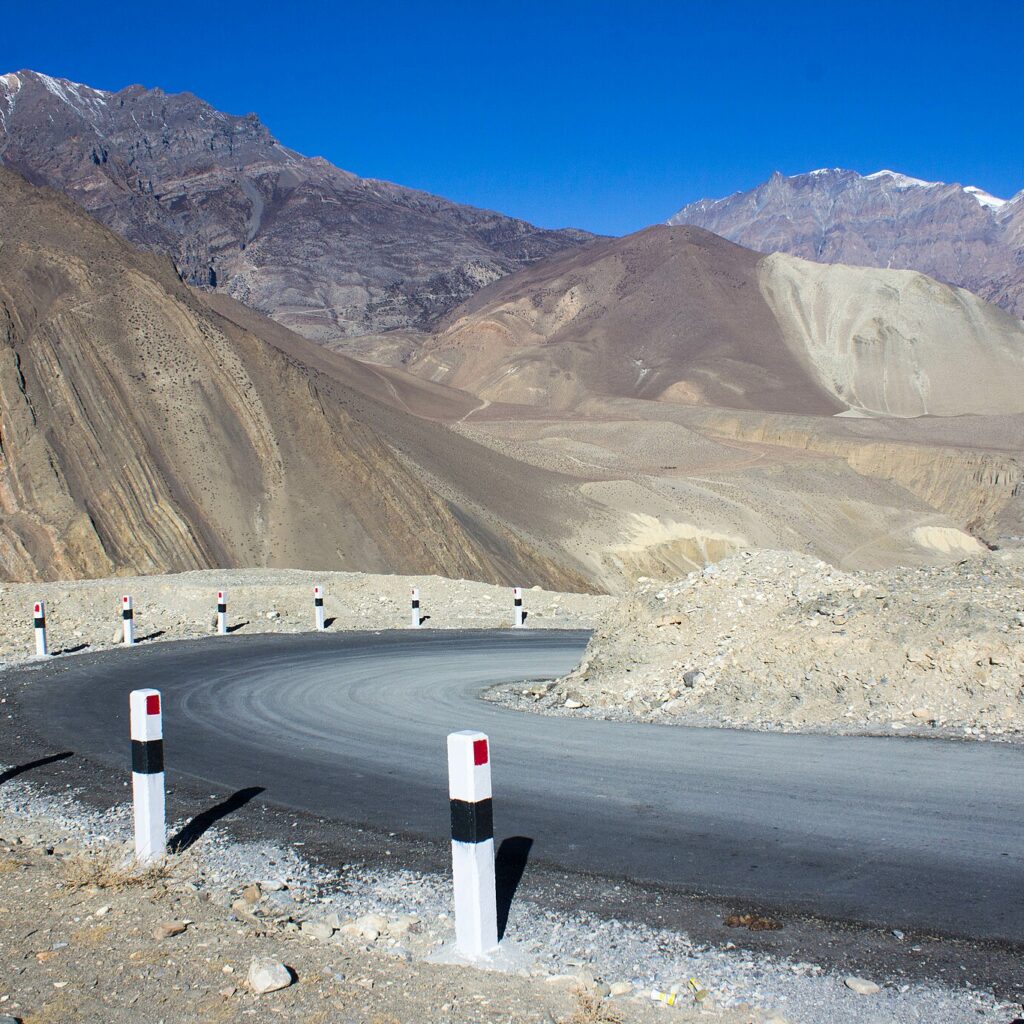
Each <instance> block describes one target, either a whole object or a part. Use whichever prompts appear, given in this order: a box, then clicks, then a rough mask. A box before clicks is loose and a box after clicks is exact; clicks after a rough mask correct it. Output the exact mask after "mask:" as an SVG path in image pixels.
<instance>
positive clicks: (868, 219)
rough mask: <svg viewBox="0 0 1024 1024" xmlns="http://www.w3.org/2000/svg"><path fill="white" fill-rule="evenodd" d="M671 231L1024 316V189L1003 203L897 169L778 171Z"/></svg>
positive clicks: (681, 215)
mask: <svg viewBox="0 0 1024 1024" xmlns="http://www.w3.org/2000/svg"><path fill="white" fill-rule="evenodd" d="M669 223H670V224H693V225H695V226H697V227H702V228H705V229H707V230H708V231H714V232H715V233H716V234H719V235H722V236H724V237H725V238H729V239H731V240H732V241H734V242H737V243H738V244H739V245H745V246H747V247H748V248H751V249H756V250H757V251H758V252H766V253H769V252H785V253H789V254H790V255H793V256H800V257H802V258H803V259H808V260H816V261H818V262H820V263H849V264H854V265H856V266H867V267H886V268H888V267H892V268H897V269H902V270H918V271H920V272H922V273H924V274H928V275H929V277H934V278H935V279H936V280H939V281H943V282H945V283H946V284H951V285H957V286H959V287H962V288H969V289H970V290H971V291H972V292H974V293H976V294H977V295H980V296H981V297H982V298H983V299H986V300H988V301H989V302H993V303H995V304H996V305H998V306H1000V307H1002V308H1003V309H1005V310H1007V311H1008V312H1010V313H1012V314H1013V315H1014V316H1017V317H1021V318H1024V191H1021V192H1018V193H1017V194H1016V195H1015V196H1013V197H1012V198H1010V199H1008V200H1002V199H998V198H996V197H995V196H991V195H988V194H987V193H985V192H983V191H982V190H981V189H977V188H974V187H972V186H966V187H964V186H961V185H957V184H947V183H945V182H941V181H921V180H920V179H917V178H911V177H907V176H906V175H903V174H897V173H894V172H893V171H877V172H876V173H874V174H867V175H861V174H858V173H857V172H856V171H849V170H843V169H842V168H838V167H836V168H821V169H819V170H816V171H811V172H810V173H808V174H794V175H790V176H788V177H787V176H784V175H782V174H780V173H778V172H777V171H776V172H775V173H774V174H773V175H772V176H771V178H769V179H768V181H766V182H764V183H763V184H761V185H758V186H757V187H756V188H753V189H750V190H749V191H747V192H736V193H734V194H733V195H731V196H726V197H725V198H724V199H702V200H700V201H699V202H696V203H691V204H690V205H689V206H685V207H683V209H682V210H680V211H679V212H678V213H677V214H675V216H673V217H672V218H671V219H670V220H669Z"/></svg>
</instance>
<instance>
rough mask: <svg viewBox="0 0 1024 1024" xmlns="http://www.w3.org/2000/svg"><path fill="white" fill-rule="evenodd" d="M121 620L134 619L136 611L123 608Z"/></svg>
mask: <svg viewBox="0 0 1024 1024" xmlns="http://www.w3.org/2000/svg"><path fill="white" fill-rule="evenodd" d="M121 618H122V619H134V618H135V612H134V610H133V609H131V608H122V609H121Z"/></svg>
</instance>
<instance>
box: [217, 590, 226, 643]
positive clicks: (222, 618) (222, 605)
mask: <svg viewBox="0 0 1024 1024" xmlns="http://www.w3.org/2000/svg"><path fill="white" fill-rule="evenodd" d="M227 633H228V595H227V593H226V591H223V590H218V591H217V636H227Z"/></svg>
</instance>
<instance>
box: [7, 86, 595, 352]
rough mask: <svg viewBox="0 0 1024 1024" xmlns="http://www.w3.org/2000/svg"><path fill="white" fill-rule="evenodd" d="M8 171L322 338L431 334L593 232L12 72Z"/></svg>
mask: <svg viewBox="0 0 1024 1024" xmlns="http://www.w3.org/2000/svg"><path fill="white" fill-rule="evenodd" d="M0 163H3V164H6V165H7V166H8V167H11V168H13V169H15V170H17V171H19V172H20V173H22V174H23V175H24V176H25V177H27V178H28V179H29V180H30V181H33V182H36V183H37V184H46V185H49V186H51V187H52V188H55V189H58V190H60V191H63V192H65V193H66V194H67V195H69V196H70V197H71V198H72V199H74V200H75V201H76V202H77V203H79V204H80V205H81V206H82V207H83V208H84V209H86V210H87V211H88V212H89V213H91V214H92V215H93V216H94V217H96V218H97V219H98V220H100V221H102V222H103V223H104V224H106V225H107V226H108V227H110V228H113V230H115V231H116V232H118V233H119V234H121V235H122V236H124V237H125V238H127V239H128V240H129V241H131V242H133V243H135V244H136V245H140V246H142V247H143V248H145V249H148V250H150V251H152V252H158V253H164V254H167V255H170V256H171V257H172V258H173V259H174V262H175V265H176V266H177V268H178V270H179V272H180V273H181V274H182V276H183V277H184V278H185V280H186V281H188V282H190V283H192V284H195V285H199V286H201V287H211V286H216V287H217V288H219V289H221V290H224V291H226V292H228V293H229V294H230V295H232V296H234V297H235V298H238V299H240V300H242V301H243V302H245V303H247V304H248V305H250V306H252V307H253V308H255V309H258V310H260V311H261V312H265V313H268V314H270V315H271V316H272V317H274V319H276V320H279V321H280V322H281V323H283V324H286V325H287V326H289V327H291V328H293V329H295V330H297V331H299V332H300V333H301V334H304V335H305V336H306V337H309V338H314V339H316V340H318V341H326V340H331V339H338V338H345V337H349V336H354V335H360V334H365V333H368V332H377V331H386V330H392V329H395V328H403V327H409V326H417V327H423V326H425V325H427V324H430V323H432V322H433V321H434V320H435V319H436V318H437V317H438V316H440V315H441V314H443V313H445V312H446V311H447V310H449V309H451V308H452V307H453V306H455V305H456V304H457V303H459V302H460V301H461V300H462V299H464V298H466V297H467V296H469V295H470V294H472V293H473V292H474V291H476V289H478V288H479V287H481V285H484V284H487V283H488V282H490V281H493V280H495V279H496V278H498V277H501V276H502V275H503V274H507V273H509V272H510V271H512V270H516V269H517V268H519V267H521V266H524V265H526V264H529V263H531V262H533V261H535V260H538V259H541V258H543V257H545V256H548V255H550V254H552V253H556V252H559V251H560V250H562V249H565V248H568V247H574V246H576V245H579V244H580V243H581V242H583V241H586V240H587V239H589V238H590V237H591V236H590V235H588V234H586V233H585V232H581V231H547V230H543V229H539V228H535V227H533V226H532V225H530V224H527V223H525V222H523V221H520V220H515V219H513V218H511V217H504V216H502V215H500V214H497V213H493V212H490V211H487V210H478V209H474V208H472V207H467V206H460V205H458V204H456V203H452V202H449V201H447V200H445V199H441V198H439V197H437V196H432V195H429V194H427V193H424V192H417V191H414V190H412V189H407V188H401V187H400V186H397V185H392V184H389V183H387V182H382V181H372V180H368V179H362V178H358V177H356V176H355V175H354V174H350V173H348V172H346V171H342V170H339V169H338V168H337V167H334V166H332V165H331V164H329V163H328V162H327V161H326V160H323V159H322V158H319V157H314V158H307V157H304V156H302V155H300V154H299V153H296V152H293V151H292V150H289V149H286V148H285V147H284V146H282V145H280V143H278V142H277V141H276V140H275V139H274V138H273V137H272V136H271V135H270V133H269V131H268V130H267V129H266V127H265V126H264V125H263V124H261V123H260V121H259V119H258V118H257V117H256V115H255V114H248V115H246V116H245V117H234V116H231V115H228V114H224V113H222V112H220V111H218V110H215V109H214V108H213V107H211V106H209V105H208V104H206V103H204V102H202V101H201V100H199V99H198V98H196V97H195V96H193V95H191V94H189V93H181V94H179V95H168V94H166V93H164V92H162V91H161V90H160V89H145V88H143V87H142V86H138V85H133V86H130V87H128V88H126V89H122V90H121V91H120V92H116V93H110V92H103V91H101V90H97V89H92V88H90V87H89V86H85V85H78V84H76V83H73V82H68V81H66V80H64V79H54V78H50V77H48V76H46V75H41V74H37V73H35V72H32V71H21V72H18V73H16V74H6V75H2V76H0Z"/></svg>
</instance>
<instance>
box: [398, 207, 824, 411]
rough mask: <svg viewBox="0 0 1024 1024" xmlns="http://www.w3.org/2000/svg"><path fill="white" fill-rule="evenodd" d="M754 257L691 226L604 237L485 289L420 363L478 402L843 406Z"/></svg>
mask: <svg viewBox="0 0 1024 1024" xmlns="http://www.w3.org/2000/svg"><path fill="white" fill-rule="evenodd" d="M758 260H759V257H758V256H757V254H756V253H752V252H750V251H749V250H746V249H742V248H740V247H739V246H736V245H733V244H732V243H730V242H727V241H725V240H723V239H721V238H719V237H717V236H716V235H712V234H710V233H709V232H706V231H701V230H700V229H696V228H666V227H653V228H647V229H646V230H644V231H640V232H638V233H636V234H634V235H628V236H627V237H625V238H621V239H614V240H610V241H602V242H595V243H592V244H591V245H589V246H586V247H585V248H583V249H581V250H579V251H577V252H574V253H571V254H569V253H566V254H563V255H561V256H558V257H555V258H553V259H550V260H546V261H545V262H544V263H542V264H540V265H538V266H536V267H530V268H528V269H526V270H524V271H520V272H519V273H518V274H515V275H512V276H510V277H508V278H505V279H503V280H501V281H498V282H496V283H495V284H493V285H491V286H489V287H488V288H485V289H484V290H483V291H481V292H479V293H478V294H477V295H475V296H474V297H473V298H472V299H470V300H469V301H468V302H466V303H465V304H464V305H463V306H461V307H460V308H459V309H458V310H457V311H456V312H455V313H454V314H453V315H452V317H451V319H450V321H449V323H448V324H447V326H446V327H445V328H444V329H443V330H442V331H441V332H439V333H438V335H437V336H436V337H435V338H434V339H433V340H432V341H431V342H429V343H428V344H427V345H425V346H424V347H423V349H422V351H421V354H420V356H419V357H418V358H417V359H415V360H414V361H413V362H412V363H411V367H412V368H413V369H414V370H415V371H416V372H417V373H420V374H422V375H423V376H426V377H429V378H430V379H433V380H441V381H444V382H446V383H450V384H453V385H455V386H457V387H461V388H465V389H466V390H468V391H473V392H474V393H476V394H478V395H480V396H481V397H483V398H488V399H492V400H504V401H512V402H522V403H525V404H537V405H551V406H555V407H561V408H567V407H571V406H573V405H576V404H578V403H579V402H581V401H583V400H585V399H586V398H587V397H588V396H590V395H616V396H622V397H635V398H644V399H653V400H662V401H677V402H685V403H702V404H704V403H706V404H710V405H723V406H728V407H735V408H754V409H768V410H772V411H777V412H815V413H823V414H829V413H834V412H839V411H841V410H842V409H843V408H844V406H843V405H842V404H841V403H840V402H838V401H837V400H836V399H835V398H834V397H833V396H831V395H829V394H828V393H827V392H826V391H825V390H824V389H823V388H821V387H820V386H819V385H818V384H817V383H816V381H815V380H814V379H813V376H812V374H811V372H810V367H809V366H805V365H802V364H801V362H800V360H799V359H798V358H796V357H795V356H794V354H793V353H792V352H791V351H790V349H789V348H788V347H787V345H786V343H785V340H784V338H783V335H782V332H781V331H780V329H779V326H778V324H777V323H776V320H775V317H774V315H773V314H772V311H771V309H770V308H769V307H768V304H767V303H766V302H765V300H764V298H763V297H762V295H761V293H760V289H759V288H758V282H757V264H758Z"/></svg>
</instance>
